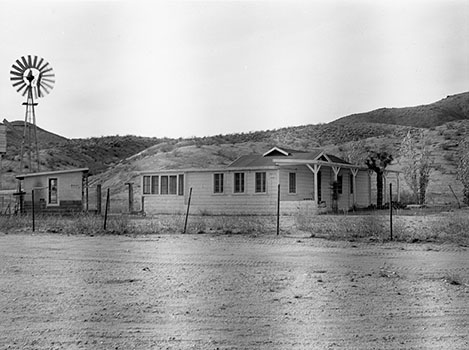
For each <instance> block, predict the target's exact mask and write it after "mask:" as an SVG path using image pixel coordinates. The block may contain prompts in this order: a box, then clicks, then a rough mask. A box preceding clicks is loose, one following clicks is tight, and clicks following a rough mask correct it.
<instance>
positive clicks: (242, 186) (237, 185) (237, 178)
mask: <svg viewBox="0 0 469 350" xmlns="http://www.w3.org/2000/svg"><path fill="white" fill-rule="evenodd" d="M233 193H234V194H243V193H246V173H244V172H235V173H234V174H233Z"/></svg>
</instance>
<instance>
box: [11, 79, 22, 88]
mask: <svg viewBox="0 0 469 350" xmlns="http://www.w3.org/2000/svg"><path fill="white" fill-rule="evenodd" d="M20 84H24V81H23V79H21V80H20V81H17V82H16V83H13V84H12V85H13V87H17V86H18V85H20Z"/></svg>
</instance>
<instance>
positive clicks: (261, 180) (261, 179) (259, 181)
mask: <svg viewBox="0 0 469 350" xmlns="http://www.w3.org/2000/svg"><path fill="white" fill-rule="evenodd" d="M255 183H256V193H265V189H266V173H265V172H260V173H256V175H255Z"/></svg>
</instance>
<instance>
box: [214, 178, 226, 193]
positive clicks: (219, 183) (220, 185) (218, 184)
mask: <svg viewBox="0 0 469 350" xmlns="http://www.w3.org/2000/svg"><path fill="white" fill-rule="evenodd" d="M224 175H225V174H224V173H213V177H212V182H213V186H212V190H213V194H224V193H225V186H224V185H225V176H224Z"/></svg>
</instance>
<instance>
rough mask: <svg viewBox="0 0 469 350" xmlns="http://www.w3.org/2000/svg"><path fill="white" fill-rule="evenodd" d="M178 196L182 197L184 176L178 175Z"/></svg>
mask: <svg viewBox="0 0 469 350" xmlns="http://www.w3.org/2000/svg"><path fill="white" fill-rule="evenodd" d="M178 179H179V180H178V181H179V184H178V195H180V196H183V195H184V175H183V174H180V175H178Z"/></svg>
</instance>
